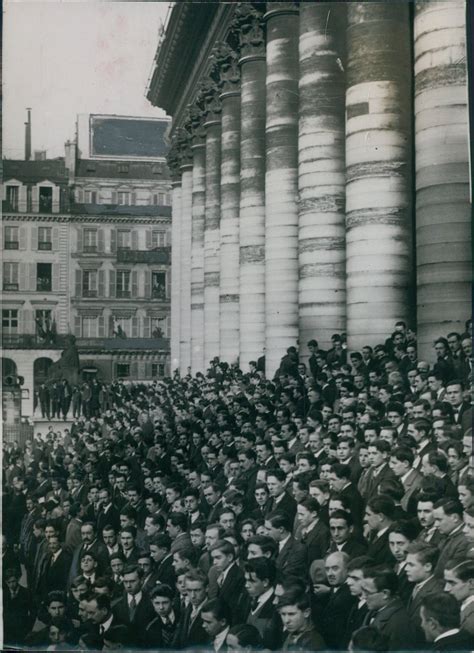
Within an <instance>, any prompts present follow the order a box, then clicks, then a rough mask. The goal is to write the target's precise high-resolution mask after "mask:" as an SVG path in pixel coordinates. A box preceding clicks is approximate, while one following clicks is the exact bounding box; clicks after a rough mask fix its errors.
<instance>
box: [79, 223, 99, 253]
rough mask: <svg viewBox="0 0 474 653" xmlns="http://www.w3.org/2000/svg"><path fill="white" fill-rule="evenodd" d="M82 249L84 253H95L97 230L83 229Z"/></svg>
mask: <svg viewBox="0 0 474 653" xmlns="http://www.w3.org/2000/svg"><path fill="white" fill-rule="evenodd" d="M82 249H83V251H84V252H86V253H91V252H97V229H84V239H83V243H82Z"/></svg>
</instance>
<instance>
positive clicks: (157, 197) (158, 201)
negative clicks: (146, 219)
mask: <svg viewBox="0 0 474 653" xmlns="http://www.w3.org/2000/svg"><path fill="white" fill-rule="evenodd" d="M164 203H165V194H164V193H153V204H154V205H155V206H163V205H164Z"/></svg>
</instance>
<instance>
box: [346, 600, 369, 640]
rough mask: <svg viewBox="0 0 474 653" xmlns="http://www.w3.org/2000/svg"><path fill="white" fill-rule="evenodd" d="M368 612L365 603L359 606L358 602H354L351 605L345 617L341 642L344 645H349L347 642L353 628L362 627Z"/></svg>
mask: <svg viewBox="0 0 474 653" xmlns="http://www.w3.org/2000/svg"><path fill="white" fill-rule="evenodd" d="M368 612H369V608H368V607H367V603H364V604H363V605H361V606H360V607H359V605H358V603H354V605H353V606H352V608H351V610H350V612H349V616H348V617H347V623H346V626H345V629H344V639H343V643H344V645H345V646H346V647H347V646H349V642H350V641H351V639H352V633H353V632H354V631H355V630H359V628H362V626H363V624H364V621H365V619H366V617H367V614H368Z"/></svg>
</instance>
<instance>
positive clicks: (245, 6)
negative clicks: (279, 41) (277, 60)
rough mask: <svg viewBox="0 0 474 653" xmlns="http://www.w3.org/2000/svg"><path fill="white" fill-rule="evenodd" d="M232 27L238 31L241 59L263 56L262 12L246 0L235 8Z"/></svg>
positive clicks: (263, 31)
mask: <svg viewBox="0 0 474 653" xmlns="http://www.w3.org/2000/svg"><path fill="white" fill-rule="evenodd" d="M233 28H234V29H235V30H236V31H237V32H238V35H239V42H240V56H241V59H244V58H247V57H264V56H265V24H264V21H263V13H262V12H260V11H257V9H255V8H254V7H252V5H251V4H250V3H248V2H241V3H239V4H238V6H237V8H236V10H235V17H234V22H233Z"/></svg>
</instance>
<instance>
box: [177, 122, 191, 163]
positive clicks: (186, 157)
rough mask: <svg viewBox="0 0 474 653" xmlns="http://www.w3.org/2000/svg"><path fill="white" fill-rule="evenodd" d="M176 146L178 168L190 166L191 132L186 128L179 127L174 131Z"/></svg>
mask: <svg viewBox="0 0 474 653" xmlns="http://www.w3.org/2000/svg"><path fill="white" fill-rule="evenodd" d="M176 142H177V146H178V152H179V154H178V159H179V166H180V168H184V167H186V166H192V164H193V154H192V151H191V133H190V131H189V129H188V128H186V127H180V128H179V129H178V131H177V133H176Z"/></svg>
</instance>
